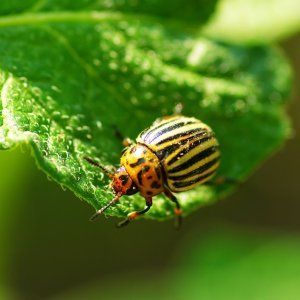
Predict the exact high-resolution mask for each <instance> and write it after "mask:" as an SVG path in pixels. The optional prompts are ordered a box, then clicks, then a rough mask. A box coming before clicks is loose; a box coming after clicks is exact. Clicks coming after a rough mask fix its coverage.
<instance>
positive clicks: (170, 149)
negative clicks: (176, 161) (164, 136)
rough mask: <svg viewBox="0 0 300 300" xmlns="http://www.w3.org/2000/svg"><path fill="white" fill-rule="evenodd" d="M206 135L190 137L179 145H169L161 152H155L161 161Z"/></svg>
mask: <svg viewBox="0 0 300 300" xmlns="http://www.w3.org/2000/svg"><path fill="white" fill-rule="evenodd" d="M203 135H204V132H200V133H198V134H194V135H192V136H190V135H189V136H188V137H186V138H185V139H182V140H180V141H179V142H177V143H174V144H171V145H168V146H166V147H164V148H162V149H161V150H158V151H156V152H155V154H156V156H157V157H158V158H159V160H163V159H164V158H166V157H167V156H169V155H171V154H172V153H173V152H174V151H175V150H177V149H178V148H179V147H184V146H185V144H187V143H190V142H192V140H196V139H197V138H199V137H201V136H203Z"/></svg>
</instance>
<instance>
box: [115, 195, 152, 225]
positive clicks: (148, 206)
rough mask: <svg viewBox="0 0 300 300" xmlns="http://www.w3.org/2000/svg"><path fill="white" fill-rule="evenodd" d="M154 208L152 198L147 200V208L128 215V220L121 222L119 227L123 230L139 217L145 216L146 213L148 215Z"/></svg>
mask: <svg viewBox="0 0 300 300" xmlns="http://www.w3.org/2000/svg"><path fill="white" fill-rule="evenodd" d="M151 206H152V198H146V207H145V208H144V209H142V210H138V211H133V212H131V213H129V214H128V215H127V218H126V219H125V220H124V221H122V222H120V223H119V224H118V225H117V227H118V228H121V227H123V226H126V225H128V224H129V223H130V222H131V221H133V220H134V219H136V218H137V217H139V216H141V215H143V214H144V213H146V212H147V211H148V210H149V209H150V208H151Z"/></svg>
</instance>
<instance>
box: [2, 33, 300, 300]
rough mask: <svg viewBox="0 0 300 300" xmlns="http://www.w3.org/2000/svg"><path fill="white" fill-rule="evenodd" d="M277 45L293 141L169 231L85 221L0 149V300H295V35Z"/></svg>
mask: <svg viewBox="0 0 300 300" xmlns="http://www.w3.org/2000/svg"><path fill="white" fill-rule="evenodd" d="M281 46H282V48H283V49H284V51H285V53H286V54H287V56H288V57H289V59H290V61H291V65H292V66H293V68H294V72H295V88H294V93H293V99H292V102H291V103H290V105H289V107H288V110H289V113H290V116H291V118H292V120H293V126H294V136H293V138H291V139H290V140H289V141H288V142H287V143H286V145H285V146H284V147H283V148H282V149H281V150H280V151H279V152H277V153H276V154H275V155H274V156H273V157H272V158H270V159H269V160H268V161H266V162H265V163H264V165H263V166H261V167H260V169H259V170H257V172H255V173H254V174H253V176H252V177H251V178H250V179H249V180H248V181H247V182H245V183H243V184H242V185H241V186H240V188H239V189H238V191H237V192H236V193H235V194H234V195H232V196H230V197H228V198H227V199H225V200H223V201H220V202H218V203H216V204H214V205H212V206H208V207H205V208H202V209H200V210H198V211H197V212H195V213H194V214H192V215H190V216H189V217H188V218H186V219H185V220H184V224H183V227H182V230H180V231H179V232H177V231H174V230H173V228H172V222H163V223H159V222H153V221H144V220H141V221H138V222H135V223H134V224H132V225H131V226H128V227H127V228H125V229H123V230H118V229H115V226H114V223H115V221H116V220H113V219H105V218H100V219H99V221H98V222H97V223H90V222H89V221H88V218H89V216H90V215H91V214H92V213H93V211H92V209H91V207H89V206H88V205H87V204H85V203H84V202H81V201H78V199H75V196H74V195H73V194H72V193H71V192H69V191H63V190H62V189H61V188H60V186H58V185H57V184H56V183H54V182H52V181H50V180H48V179H47V177H46V175H45V174H44V173H42V172H41V171H39V170H38V169H37V167H36V166H35V164H34V160H33V158H32V157H30V155H28V153H27V150H26V149H20V148H18V149H15V150H13V151H7V152H0V165H1V168H2V172H0V195H1V196H0V197H1V201H0V217H1V226H0V245H1V247H0V268H1V269H0V279H1V281H0V299H32V300H35V299H117V298H121V299H153V298H154V297H155V298H156V299H264V300H265V299H270V300H271V299H272V300H273V299H285V300H289V299H300V218H299V211H300V201H299V195H300V185H299V170H300V157H299V153H300V140H299V139H300V136H299V132H300V119H299V112H300V102H299V79H300V55H299V53H300V35H297V36H293V37H291V38H289V39H288V40H285V41H283V42H282V43H281Z"/></svg>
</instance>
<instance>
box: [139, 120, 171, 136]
mask: <svg viewBox="0 0 300 300" xmlns="http://www.w3.org/2000/svg"><path fill="white" fill-rule="evenodd" d="M175 120H176V119H172V120H170V121H167V122H164V123H162V124H159V125H157V126H155V127H152V128H151V127H150V128H148V129H145V130H143V132H142V133H141V134H140V137H141V138H142V140H143V141H146V139H147V138H148V136H149V135H151V134H152V133H153V132H154V131H155V130H157V129H159V128H161V127H163V126H165V125H166V124H170V123H172V122H174V121H175ZM143 134H145V136H143Z"/></svg>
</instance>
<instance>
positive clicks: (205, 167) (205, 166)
mask: <svg viewBox="0 0 300 300" xmlns="http://www.w3.org/2000/svg"><path fill="white" fill-rule="evenodd" d="M219 160H220V156H218V157H216V158H214V159H213V160H211V161H209V162H208V163H206V164H204V165H202V166H201V167H199V168H197V169H195V170H193V171H191V172H189V173H187V174H184V175H178V176H175V175H173V176H169V177H168V179H172V180H175V181H179V180H183V179H187V178H189V177H192V176H194V175H198V174H201V173H203V172H205V171H207V170H208V169H209V168H211V167H212V166H213V165H215V164H216V163H217V162H218V161H219Z"/></svg>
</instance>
